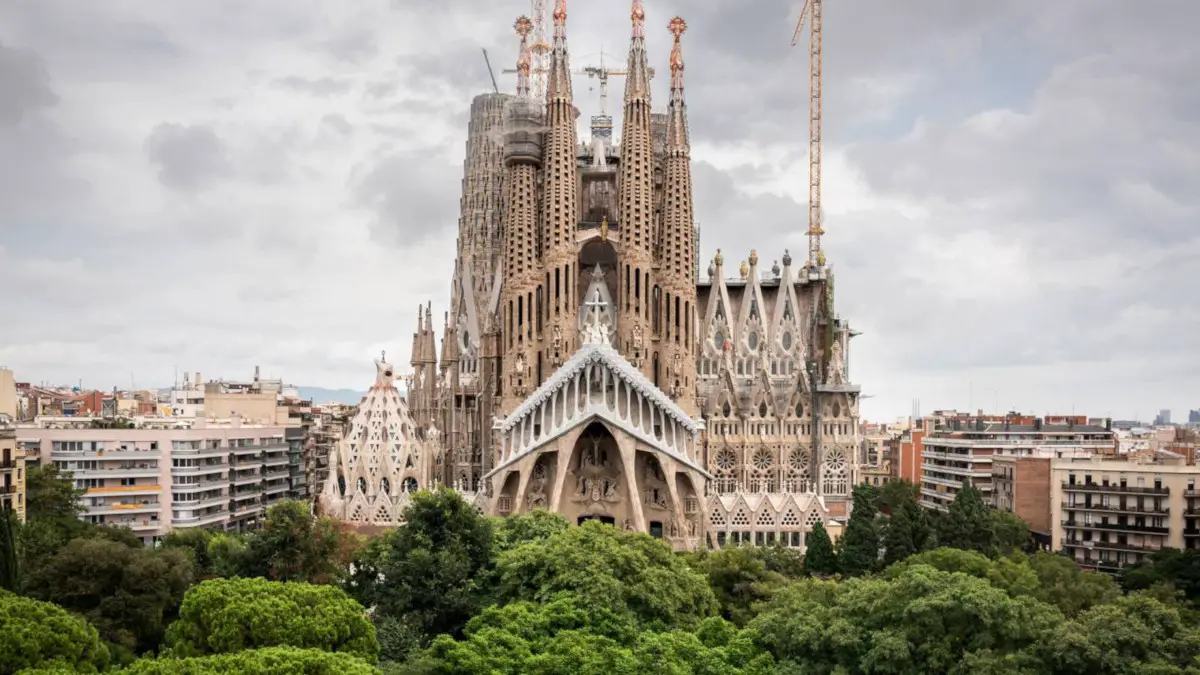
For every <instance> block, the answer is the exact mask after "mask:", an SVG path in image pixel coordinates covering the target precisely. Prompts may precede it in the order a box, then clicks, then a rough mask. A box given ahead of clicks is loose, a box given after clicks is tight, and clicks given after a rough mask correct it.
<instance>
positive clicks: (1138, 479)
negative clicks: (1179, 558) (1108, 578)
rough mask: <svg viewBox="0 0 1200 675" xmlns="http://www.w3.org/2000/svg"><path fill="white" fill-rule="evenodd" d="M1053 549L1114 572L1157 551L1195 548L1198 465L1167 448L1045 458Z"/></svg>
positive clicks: (1198, 544)
mask: <svg viewBox="0 0 1200 675" xmlns="http://www.w3.org/2000/svg"><path fill="white" fill-rule="evenodd" d="M1051 472H1052V476H1051V489H1052V492H1051V495H1050V499H1051V508H1052V509H1053V511H1052V515H1051V522H1052V526H1053V543H1052V546H1053V548H1054V550H1061V551H1063V552H1064V553H1066V554H1067V555H1069V556H1071V557H1073V558H1074V559H1075V561H1076V562H1078V563H1079V564H1080V565H1081V566H1084V567H1090V568H1094V569H1097V570H1102V571H1115V570H1118V569H1120V568H1121V567H1124V566H1126V565H1131V564H1134V563H1136V562H1138V561H1140V560H1142V559H1143V558H1145V557H1146V556H1147V555H1149V554H1151V553H1153V552H1154V551H1157V550H1159V549H1162V548H1168V547H1169V548H1180V549H1200V493H1198V492H1197V488H1196V483H1197V480H1198V479H1200V468H1198V467H1196V466H1195V465H1194V464H1188V463H1187V462H1186V461H1185V458H1184V457H1182V456H1180V455H1177V454H1174V453H1170V452H1163V451H1160V452H1157V453H1154V454H1153V455H1146V456H1142V457H1139V458H1136V459H1132V460H1129V459H1107V458H1099V457H1097V458H1092V459H1091V460H1069V459H1056V460H1054V461H1053V462H1052V463H1051Z"/></svg>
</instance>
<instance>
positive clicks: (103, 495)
mask: <svg viewBox="0 0 1200 675" xmlns="http://www.w3.org/2000/svg"><path fill="white" fill-rule="evenodd" d="M105 424H106V422H105V421H102V420H100V419H98V418H76V417H39V418H38V419H37V421H36V422H35V423H33V424H26V425H20V426H19V427H18V429H17V440H18V443H19V444H20V446H21V447H22V448H24V450H25V453H26V456H27V457H29V458H30V459H31V460H32V459H35V458H36V460H37V461H38V462H39V463H41V464H43V465H45V464H47V463H54V464H55V465H56V466H58V467H59V469H60V470H62V471H67V472H70V473H71V474H72V476H73V478H74V479H75V484H76V486H77V487H78V488H80V489H82V490H85V493H84V497H83V503H84V506H85V507H86V509H87V511H86V512H85V513H84V514H83V516H82V517H83V518H85V519H86V520H88V521H90V522H93V523H97V524H104V525H116V526H121V527H128V528H130V529H132V530H133V531H134V532H135V533H137V535H138V536H139V537H141V538H142V540H143V541H144V542H145V543H146V544H148V545H149V544H153V543H154V542H155V541H156V540H157V539H158V538H159V537H162V536H163V535H165V534H166V533H167V532H169V531H170V530H171V529H173V528H180V527H210V528H223V529H229V530H234V529H245V528H248V527H252V526H254V525H255V524H257V522H258V521H259V520H260V519H261V517H262V515H263V512H264V510H265V509H266V507H268V506H270V505H271V504H273V503H275V502H278V501H280V500H283V499H286V498H287V497H288V496H289V490H290V489H291V480H290V478H289V477H290V473H291V471H290V467H289V463H291V462H292V461H294V458H293V457H289V443H288V441H287V439H285V434H287V433H288V431H287V429H288V427H286V426H283V425H263V424H247V423H243V422H242V421H241V420H240V418H233V419H227V420H205V419H203V418H200V419H180V418H136V419H134V420H133V424H134V428H118V427H111V428H104V427H105ZM108 424H111V423H110V422H109V423H108Z"/></svg>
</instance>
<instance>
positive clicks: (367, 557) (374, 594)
mask: <svg viewBox="0 0 1200 675" xmlns="http://www.w3.org/2000/svg"><path fill="white" fill-rule="evenodd" d="M395 536H396V534H395V531H392V532H388V533H387V534H384V535H383V536H379V537H371V538H369V539H367V540H366V541H365V542H363V545H362V546H359V547H358V549H357V550H356V551H355V553H354V560H353V561H352V562H351V569H352V571H351V572H350V574H348V575H347V576H346V579H345V581H344V582H343V583H342V588H344V589H345V590H346V593H348V594H349V595H350V597H352V598H354V599H355V600H357V601H359V602H360V603H362V606H363V607H374V606H375V605H377V604H378V602H379V592H380V589H381V588H382V587H383V584H384V579H383V568H384V565H385V561H386V559H387V555H388V553H389V552H390V551H391V550H392V546H393V542H392V539H393V538H394V537H395Z"/></svg>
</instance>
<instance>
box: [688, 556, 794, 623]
mask: <svg viewBox="0 0 1200 675" xmlns="http://www.w3.org/2000/svg"><path fill="white" fill-rule="evenodd" d="M765 548H766V547H763V548H756V547H752V546H733V547H730V548H725V549H721V550H720V551H714V552H712V553H709V554H708V555H705V556H703V558H702V559H701V560H700V561H699V564H698V569H700V570H701V571H702V572H704V573H705V575H706V576H707V577H708V584H709V586H710V587H712V590H713V593H714V594H716V596H717V602H718V603H720V607H721V616H723V617H724V618H726V619H728V620H730V621H732V622H733V623H735V624H737V625H739V626H744V625H745V624H746V623H748V622H749V621H750V619H752V618H754V606H755V605H756V604H758V603H761V602H764V601H765V600H767V599H769V598H770V597H771V595H772V594H774V593H775V591H777V590H779V589H780V588H782V587H784V586H785V585H787V583H788V579H787V577H785V576H784V575H783V574H780V573H779V572H776V571H772V570H771V569H770V567H769V565H768V563H767V560H766V556H764V555H762V553H761V551H763V550H764V549H765Z"/></svg>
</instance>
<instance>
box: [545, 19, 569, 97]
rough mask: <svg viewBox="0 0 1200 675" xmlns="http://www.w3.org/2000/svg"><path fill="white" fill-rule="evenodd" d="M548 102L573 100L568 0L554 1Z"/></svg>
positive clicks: (547, 87) (547, 90) (547, 88)
mask: <svg viewBox="0 0 1200 675" xmlns="http://www.w3.org/2000/svg"><path fill="white" fill-rule="evenodd" d="M548 80H549V81H548V82H547V86H546V102H547V103H553V102H554V101H556V100H558V101H568V102H570V101H571V100H572V96H571V65H570V63H569V62H568V60H567V0H555V3H554V45H553V47H552V48H551V50H550V76H549V78H548Z"/></svg>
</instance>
